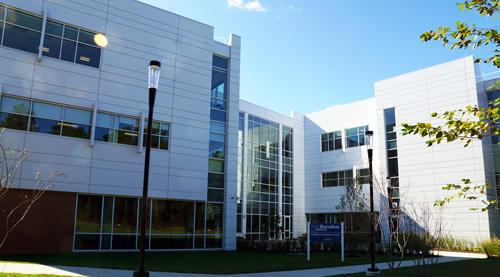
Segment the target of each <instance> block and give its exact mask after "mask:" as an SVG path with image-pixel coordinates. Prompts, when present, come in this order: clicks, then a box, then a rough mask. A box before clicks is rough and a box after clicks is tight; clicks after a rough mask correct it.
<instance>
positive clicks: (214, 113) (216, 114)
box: [210, 109, 226, 122]
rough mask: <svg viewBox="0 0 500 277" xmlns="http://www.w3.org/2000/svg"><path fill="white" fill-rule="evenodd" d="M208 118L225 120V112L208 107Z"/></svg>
mask: <svg viewBox="0 0 500 277" xmlns="http://www.w3.org/2000/svg"><path fill="white" fill-rule="evenodd" d="M210 119H211V120H215V121H222V122H226V112H223V111H218V110H214V109H210Z"/></svg>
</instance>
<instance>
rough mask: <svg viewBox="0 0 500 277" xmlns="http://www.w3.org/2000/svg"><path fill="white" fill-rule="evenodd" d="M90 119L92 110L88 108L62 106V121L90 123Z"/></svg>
mask: <svg viewBox="0 0 500 277" xmlns="http://www.w3.org/2000/svg"><path fill="white" fill-rule="evenodd" d="M91 119H92V112H91V111H89V110H83V109H77V108H71V107H65V108H64V118H63V120H64V121H68V122H75V123H82V124H87V125H90V121H91Z"/></svg>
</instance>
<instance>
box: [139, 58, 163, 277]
mask: <svg viewBox="0 0 500 277" xmlns="http://www.w3.org/2000/svg"><path fill="white" fill-rule="evenodd" d="M160 68H161V63H160V62H159V61H150V62H149V74H148V87H149V112H148V129H147V132H146V155H145V160H144V183H143V186H142V199H141V207H140V220H141V223H140V224H141V225H140V226H141V236H140V237H139V270H138V271H135V272H134V277H149V272H147V271H144V248H145V241H146V205H147V202H148V182H149V156H150V153H151V129H152V127H153V109H154V105H155V97H156V89H157V88H158V82H159V80H160Z"/></svg>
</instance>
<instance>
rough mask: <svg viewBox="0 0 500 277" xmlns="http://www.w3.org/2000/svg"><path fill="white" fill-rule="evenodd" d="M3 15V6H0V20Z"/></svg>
mask: <svg viewBox="0 0 500 277" xmlns="http://www.w3.org/2000/svg"><path fill="white" fill-rule="evenodd" d="M4 16H5V7H4V6H0V21H3V18H4Z"/></svg>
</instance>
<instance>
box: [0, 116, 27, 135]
mask: <svg viewBox="0 0 500 277" xmlns="http://www.w3.org/2000/svg"><path fill="white" fill-rule="evenodd" d="M0 126H1V127H5V128H9V129H17V130H24V131H26V129H28V116H27V115H17V114H9V113H0Z"/></svg>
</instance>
